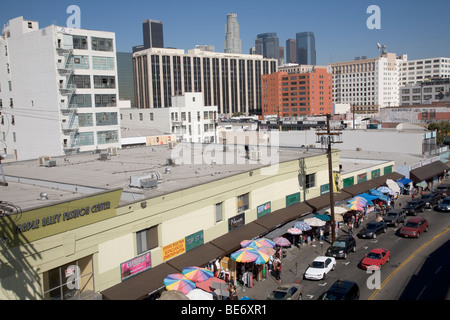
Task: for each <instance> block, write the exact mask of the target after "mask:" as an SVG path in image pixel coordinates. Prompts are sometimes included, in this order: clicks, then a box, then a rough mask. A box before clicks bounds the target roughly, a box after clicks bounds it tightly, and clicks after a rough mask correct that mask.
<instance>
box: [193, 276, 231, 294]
mask: <svg viewBox="0 0 450 320" xmlns="http://www.w3.org/2000/svg"><path fill="white" fill-rule="evenodd" d="M219 284H225V285H226V282H225V280H222V279H219V278H216V277H213V278H209V279H208V280H206V281H203V282H199V283H197V288H199V289H202V290H204V291H206V292H213V291H214V290H215V288H214V287H216V288H217V287H218V285H219Z"/></svg>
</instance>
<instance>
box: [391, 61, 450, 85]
mask: <svg viewBox="0 0 450 320" xmlns="http://www.w3.org/2000/svg"><path fill="white" fill-rule="evenodd" d="M399 77H400V86H406V85H416V84H418V83H421V82H422V81H425V80H427V79H431V78H450V58H445V57H439V58H428V59H418V60H410V61H407V60H406V59H404V61H403V62H402V63H401V64H400V75H399Z"/></svg>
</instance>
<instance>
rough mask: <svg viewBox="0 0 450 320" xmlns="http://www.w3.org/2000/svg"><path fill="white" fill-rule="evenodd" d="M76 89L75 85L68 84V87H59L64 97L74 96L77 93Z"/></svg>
mask: <svg viewBox="0 0 450 320" xmlns="http://www.w3.org/2000/svg"><path fill="white" fill-rule="evenodd" d="M75 89H76V87H75V85H73V84H68V85H65V86H64V85H62V86H61V85H60V86H59V92H60V93H61V94H62V95H69V94H74V93H75Z"/></svg>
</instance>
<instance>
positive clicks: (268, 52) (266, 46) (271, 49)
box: [255, 32, 280, 60]
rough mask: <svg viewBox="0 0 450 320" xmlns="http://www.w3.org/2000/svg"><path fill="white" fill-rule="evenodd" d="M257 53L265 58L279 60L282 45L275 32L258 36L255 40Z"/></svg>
mask: <svg viewBox="0 0 450 320" xmlns="http://www.w3.org/2000/svg"><path fill="white" fill-rule="evenodd" d="M255 53H256V54H259V55H262V56H263V57H264V58H268V59H277V60H278V59H279V57H280V45H279V39H278V37H277V34H276V33H274V32H271V33H261V34H258V35H257V36H256V40H255Z"/></svg>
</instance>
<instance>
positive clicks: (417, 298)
mask: <svg viewBox="0 0 450 320" xmlns="http://www.w3.org/2000/svg"><path fill="white" fill-rule="evenodd" d="M426 288H427V286H425V287H423V289H422V291H420V294H419V295H418V296H417V299H416V300H419V298H420V296H421V295H422V293H423V292H424V291H425V289H426Z"/></svg>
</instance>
